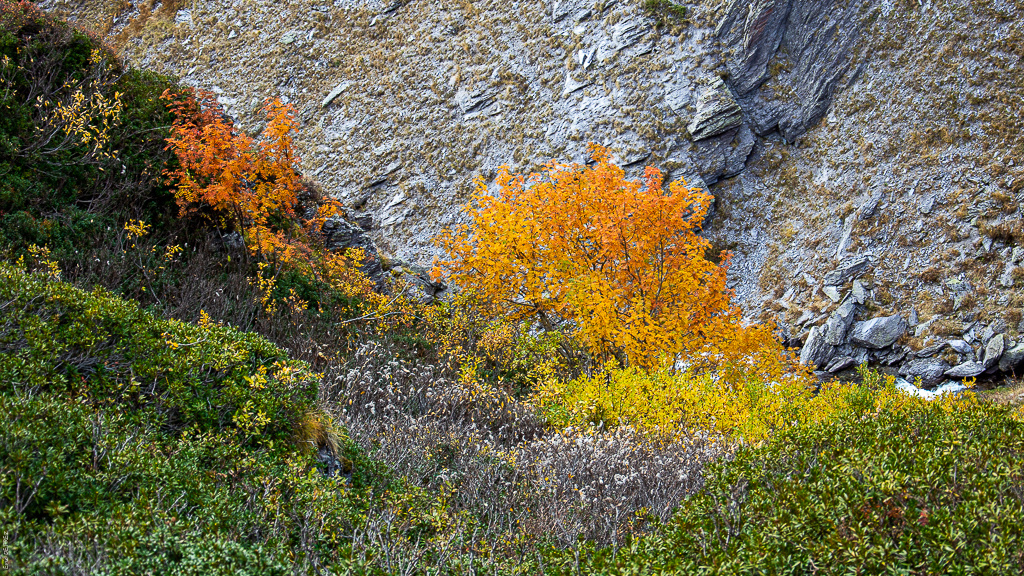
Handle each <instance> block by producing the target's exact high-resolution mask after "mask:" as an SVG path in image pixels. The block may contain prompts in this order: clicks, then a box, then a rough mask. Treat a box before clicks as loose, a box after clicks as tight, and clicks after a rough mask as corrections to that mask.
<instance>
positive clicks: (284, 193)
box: [163, 90, 304, 261]
mask: <svg viewBox="0 0 1024 576" xmlns="http://www.w3.org/2000/svg"><path fill="white" fill-rule="evenodd" d="M163 97H164V99H166V100H168V101H169V106H170V108H171V110H172V111H173V112H174V115H175V120H174V123H173V125H172V126H171V137H170V138H168V139H167V143H168V144H167V147H168V149H170V150H172V151H173V152H174V153H175V155H176V156H177V157H178V161H179V163H180V167H179V168H178V169H177V170H175V171H172V172H170V173H168V176H169V177H171V178H172V179H173V180H174V181H175V182H176V183H177V188H176V190H175V196H176V197H177V200H178V206H179V208H180V210H181V213H182V215H184V214H187V213H190V212H195V211H198V210H203V209H212V211H213V214H214V215H215V217H216V218H218V219H219V220H220V221H221V224H223V225H233V226H235V227H237V228H238V229H239V230H240V231H241V232H242V233H243V235H244V237H245V241H246V244H247V246H248V247H249V250H250V252H252V253H254V254H259V255H261V256H262V257H264V258H268V259H281V260H285V261H287V260H290V259H292V258H294V257H295V256H296V255H297V253H298V252H301V251H302V250H303V249H304V247H303V246H302V245H301V244H296V243H294V242H292V241H291V240H292V239H291V237H290V235H289V234H288V231H287V230H281V229H275V227H274V226H272V222H273V221H277V222H280V221H287V220H289V219H293V218H294V216H295V213H294V208H295V204H296V202H297V195H298V191H299V188H300V178H299V174H298V172H297V171H296V170H295V165H296V163H297V162H298V158H297V157H296V154H295V149H294V146H293V144H292V135H293V134H294V133H295V132H296V131H297V130H298V120H297V119H296V117H295V110H294V108H292V107H291V106H289V105H285V104H282V103H281V101H280V100H277V99H275V100H273V101H271V102H269V103H268V104H267V105H266V106H265V107H264V109H263V110H264V112H265V113H266V114H267V125H266V128H264V130H263V133H262V135H261V136H260V138H258V139H253V138H251V137H249V136H248V135H246V134H245V133H243V132H241V131H239V130H238V129H237V128H236V127H235V125H234V123H233V122H232V121H231V119H230V118H228V117H226V116H225V115H224V112H223V111H222V110H221V108H220V106H219V104H218V103H217V101H216V98H215V96H214V94H213V93H211V92H207V91H203V90H195V91H192V90H190V91H189V92H187V93H186V94H184V95H179V94H171V93H169V92H165V93H164V95H163Z"/></svg>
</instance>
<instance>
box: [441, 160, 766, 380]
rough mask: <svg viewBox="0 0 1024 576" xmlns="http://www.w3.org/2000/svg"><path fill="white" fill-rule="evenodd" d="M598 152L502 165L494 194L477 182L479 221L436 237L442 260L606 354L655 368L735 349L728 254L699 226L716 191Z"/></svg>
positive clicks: (465, 279)
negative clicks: (530, 167)
mask: <svg viewBox="0 0 1024 576" xmlns="http://www.w3.org/2000/svg"><path fill="white" fill-rule="evenodd" d="M592 152H593V159H594V161H595V164H594V165H593V166H592V167H586V166H579V165H564V164H558V163H550V164H548V165H547V166H546V167H545V169H544V171H543V174H540V175H537V174H534V175H531V176H530V177H529V178H524V177H523V176H521V175H513V174H510V173H509V172H508V170H507V169H504V170H503V171H502V172H501V174H500V176H499V177H498V184H499V186H500V192H499V194H498V195H496V196H492V195H490V194H489V193H488V190H487V187H486V186H485V185H484V183H483V182H478V183H477V189H476V192H475V193H474V195H473V202H472V203H471V204H470V205H469V206H467V207H466V210H467V213H468V215H469V217H470V220H471V225H469V226H465V225H464V226H461V227H459V228H457V229H455V230H454V231H445V232H444V233H442V235H441V237H440V239H439V243H440V244H441V246H442V247H443V248H444V249H445V250H446V251H447V254H448V258H447V260H445V261H443V262H441V266H442V267H443V268H445V269H446V271H447V272H448V273H449V274H450V275H451V279H452V281H453V282H454V283H455V284H457V285H459V286H461V287H463V288H465V289H470V290H473V291H475V292H476V293H477V294H479V295H480V296H481V297H482V298H484V299H485V300H488V301H491V302H494V303H496V304H497V305H498V308H499V309H500V310H501V312H502V313H504V314H507V315H509V316H512V317H516V318H532V319H536V321H537V322H538V323H539V324H541V325H544V326H545V327H548V328H551V327H553V326H556V325H558V326H561V327H563V328H568V329H569V330H570V331H571V332H573V333H574V335H575V336H576V337H577V338H578V339H579V341H580V342H581V343H583V344H584V345H586V346H587V347H588V348H589V349H590V350H591V352H592V353H594V354H596V355H598V356H600V357H609V356H614V357H617V358H618V359H619V360H620V361H626V362H628V363H630V364H633V365H639V366H644V367H653V366H656V365H659V364H663V363H667V362H672V363H674V362H676V361H678V360H681V359H687V360H688V361H692V359H694V358H697V357H708V356H709V354H710V355H711V356H716V357H718V356H721V355H722V354H726V355H730V356H731V354H729V352H730V351H731V348H730V344H731V343H732V342H733V341H736V340H737V336H738V334H737V331H743V326H742V324H741V322H740V319H739V314H738V310H737V309H736V308H735V307H734V306H732V305H731V304H730V291H729V290H727V289H726V286H725V282H726V268H727V266H728V261H729V255H728V254H726V253H723V255H722V257H723V258H722V264H715V263H713V262H711V261H709V260H707V259H706V258H705V253H706V252H707V251H708V250H709V249H710V248H711V245H710V243H709V242H708V241H707V240H706V239H705V238H703V237H701V236H700V235H699V234H698V232H699V231H700V228H701V225H702V223H703V221H704V218H705V216H706V215H707V212H708V208H709V206H710V204H711V202H712V200H713V199H712V197H711V195H710V194H708V193H707V192H705V191H704V190H701V189H699V188H693V187H688V186H687V185H686V183H685V182H684V181H677V182H673V183H671V184H670V185H669V187H668V190H665V189H664V186H663V179H662V174H661V172H660V171H658V170H657V169H656V168H647V170H646V172H645V173H644V177H643V179H642V180H641V181H632V180H628V179H626V177H625V173H624V172H623V170H622V169H621V168H619V167H618V166H615V165H614V164H612V163H611V161H610V159H609V154H608V151H607V150H605V149H604V148H601V147H598V146H593V147H592ZM739 340H740V341H744V340H746V341H750V340H751V339H750V338H739ZM754 340H758V341H760V340H761V338H754Z"/></svg>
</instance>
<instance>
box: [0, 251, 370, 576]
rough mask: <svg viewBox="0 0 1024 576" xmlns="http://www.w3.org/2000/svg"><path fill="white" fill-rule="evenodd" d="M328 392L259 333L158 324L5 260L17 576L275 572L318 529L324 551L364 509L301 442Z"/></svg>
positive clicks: (3, 390) (131, 308) (1, 396)
mask: <svg viewBox="0 0 1024 576" xmlns="http://www.w3.org/2000/svg"><path fill="white" fill-rule="evenodd" d="M316 392H317V384H316V381H315V375H313V374H311V373H310V372H309V371H308V370H307V369H306V367H305V366H304V365H303V364H300V363H297V362H294V361H291V360H288V358H287V357H286V356H285V355H284V353H283V352H282V351H281V350H280V349H278V348H276V347H275V346H273V345H271V344H270V343H269V342H267V341H266V340H264V339H263V338H261V337H259V336H255V335H252V334H245V333H239V332H236V331H234V330H230V329H228V328H224V327H220V326H216V325H212V324H210V325H206V326H194V325H189V324H184V323H181V322H176V321H170V320H160V319H157V318H154V317H153V316H152V315H150V314H148V313H146V312H143V311H141V310H139V308H138V305H137V304H135V303H132V302H128V301H124V300H120V299H117V298H114V297H112V296H110V295H107V294H105V293H103V292H101V291H97V292H94V293H91V294H90V293H86V292H83V291H81V290H78V289H75V288H73V287H71V286H68V285H66V284H62V283H59V282H50V281H46V280H44V279H42V278H39V277H36V276H32V275H28V274H25V273H22V272H20V271H18V270H16V269H14V268H13V267H11V266H10V265H8V264H0V413H3V414H4V415H5V416H4V417H5V423H4V426H3V428H2V429H0V468H2V470H3V478H4V481H3V483H2V484H0V523H2V524H3V530H4V531H5V533H7V534H8V535H10V538H11V549H12V552H11V555H12V558H11V560H12V561H13V568H12V571H13V573H24V574H37V573H43V572H53V573H60V572H64V571H73V568H74V566H73V565H72V564H74V562H77V561H78V560H80V559H81V558H78V557H79V556H81V554H86V553H87V555H88V554H94V555H98V556H97V558H99V560H102V562H101V564H103V565H105V566H106V567H107V569H109V570H110V571H111V572H112V573H143V572H147V571H150V570H153V571H163V570H164V569H165V568H166V567H167V566H168V565H169V564H172V563H173V564H175V565H177V566H179V567H180V571H179V573H186V574H187V573H194V574H207V573H216V572H225V573H226V572H231V573H234V570H235V569H242V568H243V567H244V568H245V569H247V570H251V571H252V572H253V573H261V574H277V573H283V572H284V570H283V568H282V567H283V566H289V565H291V560H290V558H291V557H292V554H294V550H295V546H294V545H295V544H296V542H298V541H299V539H300V537H301V534H302V533H303V531H309V530H311V529H312V528H313V525H314V524H315V533H316V534H315V536H313V537H312V538H313V539H314V540H315V542H312V544H311V546H312V547H311V548H309V549H308V550H306V551H305V552H303V553H304V554H305V555H306V557H307V558H308V557H310V556H311V555H317V554H320V553H322V550H321V548H322V549H326V548H325V547H324V542H323V540H324V539H325V538H327V537H328V534H330V533H331V531H332V530H333V531H334V532H338V531H341V530H350V529H351V527H352V526H353V522H355V521H356V520H357V519H356V517H355V515H354V514H355V512H354V510H355V506H356V504H357V503H358V502H359V500H358V499H357V498H353V497H352V496H349V495H348V494H347V492H346V488H344V484H345V480H344V478H341V477H334V478H327V477H324V476H322V475H320V474H311V473H310V471H311V470H313V469H314V468H315V465H316V462H315V460H314V459H312V458H311V457H310V456H308V454H309V451H308V450H304V449H302V448H301V445H302V443H303V442H304V441H305V438H303V434H302V432H304V431H305V432H306V433H307V434H308V430H309V428H311V426H310V424H309V422H308V421H309V419H310V413H311V412H312V411H313V410H314V399H315V396H316ZM313 428H315V426H313ZM314 433H318V434H320V435H321V436H322V435H323V433H322V432H316V431H315V430H314ZM320 441H321V442H325V440H324V439H323V438H321V439H320ZM341 444H342V446H341V448H342V454H341V455H340V457H341V458H342V459H343V460H345V461H346V462H351V461H352V460H356V461H360V462H362V460H360V458H361V457H360V456H359V455H358V454H357V453H355V452H354V448H353V446H352V445H351V443H349V442H348V441H346V440H344V439H342V440H341ZM363 460H365V459H363ZM321 531H323V532H321ZM317 547H319V548H317ZM62 551H63V552H62ZM72 551H74V554H71V552H72ZM76 558H78V560H76ZM94 560H96V558H94ZM210 562H212V563H210ZM217 566H220V567H222V568H223V570H218V569H213V568H211V567H217Z"/></svg>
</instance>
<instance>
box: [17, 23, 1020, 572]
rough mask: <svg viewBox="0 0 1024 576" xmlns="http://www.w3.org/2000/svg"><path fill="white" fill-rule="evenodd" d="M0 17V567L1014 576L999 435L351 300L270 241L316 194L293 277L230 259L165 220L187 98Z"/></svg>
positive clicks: (1008, 457)
mask: <svg viewBox="0 0 1024 576" xmlns="http://www.w3.org/2000/svg"><path fill="white" fill-rule="evenodd" d="M0 7H2V9H0V34H2V36H0V50H2V51H3V55H4V56H5V59H4V60H3V62H2V63H0V65H2V69H0V81H2V82H3V83H4V87H5V88H6V90H5V91H2V92H0V98H3V99H4V104H5V105H6V106H7V110H9V112H10V113H9V114H8V115H7V116H5V118H4V119H3V120H2V121H0V224H3V227H2V232H0V250H2V251H3V252H4V256H5V260H7V262H6V263H0V413H2V414H4V415H5V418H6V420H5V425H4V427H3V428H2V429H0V474H2V477H0V524H2V525H0V530H2V531H3V532H4V534H6V535H7V541H6V544H7V546H8V548H6V549H5V550H4V551H3V553H4V554H5V556H4V557H0V562H4V564H2V565H3V567H4V569H5V570H9V571H10V572H12V573H15V574H98V573H102V574H137V573H173V574H240V573H245V574H311V573H322V574H328V573H335V574H481V573H486V574H543V573H555V574H560V573H574V574H578V573H596V574H601V573H624V574H627V573H628V574H637V573H695V574H712V573H714V574H735V573H751V574H753V573H780V574H781V573H786V574H798V573H816V572H824V573H837V574H838V573H847V572H849V571H850V570H851V569H852V570H854V571H857V570H859V572H860V573H877V572H883V571H896V572H899V573H908V574H909V573H913V574H917V573H920V574H931V573H991V574H997V573H1008V572H1014V571H1019V570H1020V569H1021V568H1022V567H1021V555H1020V553H1019V550H1020V549H1021V534H1020V529H1019V528H1018V527H1017V525H1018V524H1019V519H1020V518H1021V516H1022V512H1024V511H1022V509H1021V507H1022V494H1024V488H1022V484H1024V464H1022V454H1021V452H1022V447H1024V446H1022V444H1021V440H1020V438H1021V435H1020V432H1021V430H1020V427H1021V424H1020V420H1021V414H1020V412H1019V411H1014V410H1013V409H1012V408H1009V407H997V406H992V405H987V404H982V403H979V402H978V401H976V400H975V399H974V397H973V396H972V395H971V394H969V393H968V394H965V395H964V396H963V397H961V398H946V399H943V400H942V401H940V402H936V403H933V404H929V403H926V402H924V401H921V400H918V399H916V398H911V397H908V396H904V395H902V393H901V392H899V391H897V390H896V389H895V388H894V387H893V385H892V382H891V380H886V379H885V378H882V377H881V376H878V375H877V374H870V373H866V376H865V382H864V383H863V384H862V385H856V386H853V385H829V386H825V387H824V388H823V389H821V390H817V391H815V390H812V389H811V388H809V387H808V386H807V383H808V380H807V378H806V377H807V374H806V373H805V372H803V371H801V370H798V369H795V368H794V367H792V366H791V364H790V362H791V359H790V358H789V356H788V353H787V351H785V350H784V349H782V348H781V347H780V346H778V345H777V343H773V342H769V343H768V344H773V345H770V346H762V345H764V344H765V341H764V338H759V339H755V341H753V342H752V344H758V345H759V346H750V348H752V349H753V348H758V349H763V350H767V352H768V354H767V355H766V354H762V359H763V360H764V361H763V362H760V361H758V360H756V358H758V357H757V356H756V355H754V356H749V355H746V354H745V353H739V352H737V353H734V354H730V353H729V352H730V350H729V349H728V347H729V346H733V347H734V348H735V347H736V346H738V345H739V344H737V342H739V343H740V344H742V342H741V341H739V340H735V339H733V340H731V341H730V342H731V344H730V345H729V346H726V345H723V347H722V348H723V349H722V350H718V351H717V352H714V353H708V354H705V355H703V356H701V358H703V363H702V364H701V365H700V368H699V370H698V369H696V368H693V366H694V364H692V363H691V364H689V366H690V369H689V371H687V370H686V369H682V370H680V369H677V368H676V366H675V365H673V366H671V369H669V368H668V367H666V368H665V369H664V370H662V371H660V372H659V371H656V370H641V369H637V368H636V367H635V366H634V367H633V368H627V369H622V368H619V367H616V366H615V365H614V362H612V363H611V364H609V365H607V367H606V368H603V369H602V368H601V365H602V362H603V361H604V360H608V358H598V357H596V356H593V355H592V354H590V353H588V351H587V349H586V347H585V346H582V345H581V343H580V342H579V341H577V340H574V335H573V333H572V332H571V331H570V330H568V329H566V330H561V331H560V330H541V329H539V328H538V326H536V325H531V324H530V323H528V322H525V321H522V319H521V318H510V317H507V316H502V315H500V314H498V315H495V314H494V308H495V307H494V306H493V303H489V302H487V301H484V300H481V299H479V298H475V297H474V296H473V295H472V294H470V293H463V294H460V295H458V296H456V297H452V298H450V299H448V300H447V301H444V302H440V303H437V304H433V305H424V304H421V303H417V302H416V300H415V298H414V297H412V295H410V294H409V293H408V292H407V291H406V289H407V288H408V287H407V286H403V285H402V284H401V283H400V282H397V281H395V280H394V279H388V280H385V281H383V282H382V283H383V287H384V288H385V289H386V290H389V293H388V294H387V295H384V294H381V293H379V292H374V291H372V290H369V289H367V286H368V284H367V283H366V281H365V278H361V276H359V275H358V274H356V273H355V271H354V270H353V269H352V268H351V267H350V266H349V267H346V265H347V264H348V263H350V262H348V261H347V260H337V259H332V258H331V257H330V256H329V255H328V254H327V253H326V251H325V250H324V249H323V248H324V247H323V246H322V245H316V244H315V243H314V237H313V236H312V235H308V236H303V237H302V238H301V241H302V244H301V245H299V244H296V243H294V241H295V240H296V238H297V237H298V236H294V237H293V236H288V234H292V233H295V231H296V230H298V228H299V227H300V226H302V225H303V224H306V223H308V220H307V221H305V222H303V221H302V220H303V219H302V218H301V217H300V214H301V213H307V212H310V211H312V212H319V211H318V207H319V206H321V205H322V204H323V202H322V199H319V198H317V195H316V193H315V190H314V189H312V188H309V187H307V188H305V189H304V190H302V191H301V194H300V193H299V192H298V191H295V192H296V194H295V196H294V198H292V197H291V196H289V202H288V206H289V210H286V211H285V212H282V213H269V212H268V213H266V214H262V215H261V216H260V218H263V217H266V219H265V220H261V221H260V222H261V226H263V229H262V230H263V231H262V232H261V233H267V232H269V233H273V234H274V235H275V237H276V238H280V239H282V241H283V242H284V244H283V246H284V247H285V249H291V248H296V249H299V251H301V252H302V253H303V254H304V256H303V258H299V259H296V260H294V261H292V262H291V263H289V262H287V261H285V259H283V258H278V259H276V260H275V259H274V257H272V254H273V253H274V252H273V251H271V257H268V252H261V251H259V250H257V251H255V252H254V251H253V250H251V249H247V246H246V245H244V244H243V245H241V246H236V245H235V244H236V243H237V242H235V240H238V241H239V242H248V241H249V240H251V234H250V233H249V232H247V231H246V227H245V225H244V222H242V223H239V222H232V221H231V220H230V219H225V218H216V217H214V216H216V214H215V213H211V212H210V211H208V210H207V211H205V212H204V209H203V208H202V207H199V208H200V209H199V210H197V212H199V214H192V215H188V216H185V217H182V216H181V215H180V214H179V212H178V206H177V205H176V198H175V188H174V183H173V182H171V181H168V180H165V175H167V174H174V173H175V172H177V171H178V168H179V164H178V162H179V159H180V156H179V155H178V154H177V153H176V154H171V153H170V152H169V151H168V150H166V149H165V144H166V138H168V137H169V136H170V135H171V129H172V128H171V125H172V122H173V121H174V115H173V114H172V112H170V111H169V110H168V108H167V107H166V106H165V105H164V104H163V103H162V102H163V101H162V100H161V98H160V96H161V95H163V94H164V93H165V92H167V93H169V94H173V95H177V96H175V98H178V97H180V98H186V97H187V94H185V92H184V91H182V90H181V88H180V87H179V86H178V85H177V84H176V83H175V82H174V81H173V80H172V79H168V78H162V77H158V76H154V75H150V74H146V73H143V72H139V71H134V70H130V69H126V68H125V67H124V66H123V65H121V64H120V63H119V62H118V61H117V59H116V56H115V55H114V53H113V52H112V51H110V50H108V49H106V48H104V47H103V46H102V45H101V44H100V43H99V42H98V41H97V40H95V39H94V38H92V37H90V36H89V35H87V34H84V33H82V32H80V31H77V30H75V29H73V28H71V27H68V26H67V25H66V24H64V23H62V22H59V21H56V20H53V19H49V18H46V17H44V16H42V15H40V14H39V13H38V12H37V11H35V9H34V7H33V6H32V5H31V4H27V3H22V4H12V3H0ZM168 91H169V92H168ZM41 94H42V95H44V98H43V100H42V101H43V102H50V103H49V104H42V105H39V104H38V103H39V100H37V99H36V97H37V96H39V95H41ZM178 101H179V102H181V100H178ZM76 102H77V104H76ZM83 103H85V104H83ZM75 106H78V108H75ZM60 107H63V108H60ZM58 108H60V109H61V110H64V112H68V110H70V111H71V113H70V116H69V115H68V114H64V113H61V114H58V113H57V109H58ZM111 111H116V114H112V113H111ZM207 112H208V114H207V116H208V117H209V118H213V117H216V118H221V120H223V118H222V117H221V116H218V115H217V111H216V110H207ZM62 114H63V115H62ZM76 118H77V120H76ZM61 119H64V120H61ZM68 119H70V124H68V123H67V122H66V121H68ZM61 122H65V123H64V124H61ZM207 125H209V122H208V123H207ZM217 125H218V126H221V127H222V128H223V130H227V131H231V130H234V128H232V127H231V126H230V125H228V124H224V122H220V123H219V124H217ZM69 127H70V128H69ZM195 128H196V130H197V134H198V131H200V130H201V129H202V128H203V125H202V124H201V123H200V124H197V125H196V126H195ZM41 135H42V136H41ZM47 135H49V136H47ZM278 136H283V132H282V133H281V134H279V135H278ZM55 139H56V140H55ZM243 140H244V139H243ZM101 141H102V142H101ZM53 142H59V143H60V146H56V147H55V145H53V144H51V143H53ZM98 143H101V144H102V145H99V144H98ZM285 168H287V166H286V167H285ZM254 174H255V173H254ZM207 177H208V178H210V179H211V180H209V181H208V182H207V183H209V182H213V183H216V180H217V179H218V178H222V177H223V174H222V173H220V172H218V173H216V174H210V175H207ZM258 177H259V176H252V178H258ZM236 191H237V190H236ZM293 191H294V190H291V189H290V188H289V193H291V192H293ZM310 220H313V219H310ZM264 225H265V226H264ZM236 231H241V232H243V233H245V234H243V235H237V236H236V235H234V234H232V232H236ZM278 233H280V236H276V235H277V234H278ZM296 234H297V233H296ZM247 235H249V236H250V237H247ZM232 239H233V240H232ZM248 246H249V247H251V246H252V244H251V243H250V244H248ZM268 246H270V245H269V244H268ZM279 246H280V245H279ZM598 284H599V282H595V286H597V285H598ZM76 285H77V286H78V287H75V286H76ZM94 286H97V287H95V288H94ZM83 288H85V289H83ZM542 292H543V291H542ZM173 318H178V319H179V320H175V319H173ZM181 320H186V321H181ZM187 321H192V323H190V322H187ZM565 325H566V326H570V325H571V322H570V323H568V324H565ZM758 334H761V335H768V331H767V330H763V331H760V332H758ZM747 344H751V343H749V342H748V343H747ZM737 349H738V348H737ZM620 356H622V355H621V354H620ZM627 356H628V355H627ZM720 358H728V359H729V361H728V362H720V361H719V362H718V364H717V365H716V364H715V362H716V361H717V360H716V359H720ZM691 360H692V359H691ZM684 364H685V363H684ZM681 366H682V364H681Z"/></svg>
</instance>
